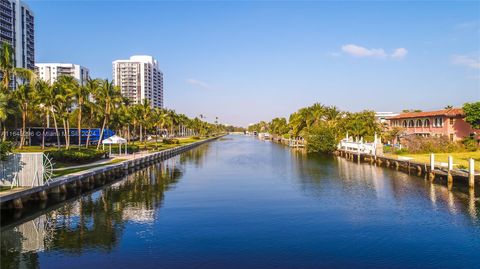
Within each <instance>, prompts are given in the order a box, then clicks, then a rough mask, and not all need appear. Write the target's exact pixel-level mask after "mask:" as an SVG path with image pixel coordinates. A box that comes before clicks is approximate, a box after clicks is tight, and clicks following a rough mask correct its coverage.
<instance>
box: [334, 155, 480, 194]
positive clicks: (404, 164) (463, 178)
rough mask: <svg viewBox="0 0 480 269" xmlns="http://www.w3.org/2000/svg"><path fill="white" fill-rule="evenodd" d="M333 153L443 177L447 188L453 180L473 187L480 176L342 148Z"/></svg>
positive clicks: (450, 186)
mask: <svg viewBox="0 0 480 269" xmlns="http://www.w3.org/2000/svg"><path fill="white" fill-rule="evenodd" d="M335 155H337V156H339V157H343V158H345V159H347V160H351V161H355V162H358V163H360V162H367V163H370V164H372V165H376V166H381V167H385V168H392V169H395V170H398V171H404V172H406V173H408V174H411V175H416V176H420V177H425V178H426V179H429V180H430V181H431V182H433V181H435V180H437V179H443V180H446V183H447V186H448V188H449V189H451V188H452V187H453V184H454V182H456V184H457V183H459V184H463V185H466V186H469V187H471V188H473V187H474V186H475V183H477V184H478V183H479V181H480V176H479V175H478V174H476V175H475V174H473V175H471V174H469V173H468V172H466V171H463V170H459V169H452V170H448V169H446V168H444V167H434V169H433V170H432V169H431V165H429V164H426V163H421V162H416V161H413V160H399V159H395V158H391V157H387V156H375V155H372V154H366V153H358V152H352V151H345V150H343V149H342V150H337V151H336V152H335Z"/></svg>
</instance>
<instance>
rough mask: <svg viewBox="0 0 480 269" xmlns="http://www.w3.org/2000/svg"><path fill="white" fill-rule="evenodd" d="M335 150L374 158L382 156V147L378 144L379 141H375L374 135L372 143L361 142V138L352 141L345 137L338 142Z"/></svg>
mask: <svg viewBox="0 0 480 269" xmlns="http://www.w3.org/2000/svg"><path fill="white" fill-rule="evenodd" d="M337 148H338V149H339V150H345V151H349V152H354V153H360V154H370V155H375V156H377V155H382V154H383V145H382V144H381V143H380V141H379V139H377V135H376V134H375V139H374V141H373V142H371V143H365V142H363V138H360V139H353V138H351V137H348V135H347V137H346V138H344V139H342V140H341V141H340V143H339V144H338V146H337Z"/></svg>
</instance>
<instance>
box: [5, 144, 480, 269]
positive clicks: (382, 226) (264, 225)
mask: <svg viewBox="0 0 480 269" xmlns="http://www.w3.org/2000/svg"><path fill="white" fill-rule="evenodd" d="M478 194H479V190H478V189H476V190H469V189H468V188H466V187H461V186H460V185H459V184H456V185H455V186H454V187H453V188H451V190H450V189H449V188H448V187H447V184H445V182H440V181H439V182H435V183H433V184H432V183H431V182H430V181H429V180H425V179H424V178H422V177H416V176H411V175H408V174H406V173H403V172H398V171H395V170H393V169H385V168H380V167H377V166H375V165H370V164H366V163H361V164H358V163H356V162H351V161H347V160H345V159H343V158H333V157H331V156H321V155H313V156H312V155H306V154H304V153H302V152H300V151H291V150H290V149H288V148H285V147H283V146H280V145H277V144H273V143H271V142H264V141H258V140H254V139H252V138H248V137H236V138H234V139H229V140H222V141H217V142H214V143H211V144H208V145H204V146H202V147H200V148H197V149H195V150H192V151H189V152H187V153H184V154H182V155H180V156H178V157H176V158H173V159H170V160H168V161H165V162H163V163H158V164H156V165H153V166H151V167H148V168H146V169H144V170H141V171H138V172H136V173H134V174H132V175H129V176H128V177H126V178H124V179H123V180H121V181H118V182H116V183H115V184H113V185H111V186H108V187H105V188H103V189H102V190H93V191H90V192H89V193H84V194H83V196H82V197H81V198H79V197H67V198H66V199H67V200H66V201H65V202H63V203H60V204H56V205H47V206H46V208H45V209H43V210H37V212H35V213H34V214H30V213H29V214H24V215H25V217H23V218H22V219H18V220H15V219H13V218H12V219H8V220H6V221H4V220H3V219H2V225H3V226H2V231H1V232H2V233H1V235H2V238H1V268H39V267H42V268H63V267H69V268H70V267H71V268H88V267H92V268H139V269H140V268H157V267H159V266H162V267H165V268H198V267H202V268H214V267H217V268H218V267H222V268H266V267H268V268H319V267H325V268H337V267H338V268H339V267H341V268H353V267H374V268H404V267H412V265H413V267H414V266H417V267H419V268H438V267H440V268H445V267H452V268H459V267H461V268H467V267H470V268H471V267H474V266H472V265H477V264H478V262H479V259H478V258H477V257H478V255H476V249H478V248H479V247H480V237H478V235H479V234H480V225H478V224H479V217H478V216H479V212H478V210H479V209H478V208H479V204H478V203H479V201H478V198H476V197H475V195H477V196H478Z"/></svg>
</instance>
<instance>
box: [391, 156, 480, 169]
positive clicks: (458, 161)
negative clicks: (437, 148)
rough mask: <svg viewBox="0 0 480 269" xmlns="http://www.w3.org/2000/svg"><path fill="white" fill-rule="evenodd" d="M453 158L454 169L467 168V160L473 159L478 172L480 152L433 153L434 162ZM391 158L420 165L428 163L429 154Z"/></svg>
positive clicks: (444, 161) (443, 161)
mask: <svg viewBox="0 0 480 269" xmlns="http://www.w3.org/2000/svg"><path fill="white" fill-rule="evenodd" d="M449 155H451V156H452V157H453V164H454V167H456V168H468V159H470V158H473V159H474V160H475V170H476V171H480V151H474V152H452V153H435V162H442V163H446V162H448V156H449ZM390 156H392V157H398V156H402V157H410V158H413V159H414V160H415V161H418V162H422V163H429V162H430V154H409V153H405V154H401V155H394V154H392V155H390Z"/></svg>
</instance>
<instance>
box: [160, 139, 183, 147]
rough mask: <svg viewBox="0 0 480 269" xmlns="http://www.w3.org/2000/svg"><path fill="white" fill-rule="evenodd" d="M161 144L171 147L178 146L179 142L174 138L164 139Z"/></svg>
mask: <svg viewBox="0 0 480 269" xmlns="http://www.w3.org/2000/svg"><path fill="white" fill-rule="evenodd" d="M163 144H167V145H171V144H180V140H178V139H175V138H170V139H169V138H165V139H163Z"/></svg>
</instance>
